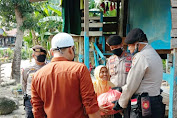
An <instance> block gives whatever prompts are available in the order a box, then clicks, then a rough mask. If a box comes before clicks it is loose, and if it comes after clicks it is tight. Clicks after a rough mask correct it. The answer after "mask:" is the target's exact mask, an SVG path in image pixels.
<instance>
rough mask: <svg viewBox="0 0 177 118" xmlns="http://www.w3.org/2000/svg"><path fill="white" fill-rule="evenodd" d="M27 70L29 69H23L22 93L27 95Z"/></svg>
mask: <svg viewBox="0 0 177 118" xmlns="http://www.w3.org/2000/svg"><path fill="white" fill-rule="evenodd" d="M27 70H28V69H23V70H22V72H21V75H22V91H23V93H24V94H25V93H26V86H27V77H28V76H27Z"/></svg>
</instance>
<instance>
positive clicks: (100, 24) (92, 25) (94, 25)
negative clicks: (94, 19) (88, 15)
mask: <svg viewBox="0 0 177 118" xmlns="http://www.w3.org/2000/svg"><path fill="white" fill-rule="evenodd" d="M81 27H84V23H81ZM89 27H103V23H89Z"/></svg>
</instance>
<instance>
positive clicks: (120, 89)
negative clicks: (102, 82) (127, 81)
mask: <svg viewBox="0 0 177 118" xmlns="http://www.w3.org/2000/svg"><path fill="white" fill-rule="evenodd" d="M112 89H113V90H117V91H119V92H121V93H122V88H121V87H113V88H112Z"/></svg>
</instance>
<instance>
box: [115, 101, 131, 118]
mask: <svg viewBox="0 0 177 118" xmlns="http://www.w3.org/2000/svg"><path fill="white" fill-rule="evenodd" d="M130 110H131V102H129V103H128V106H127V108H125V109H123V116H122V115H121V114H120V113H117V114H114V118H130Z"/></svg>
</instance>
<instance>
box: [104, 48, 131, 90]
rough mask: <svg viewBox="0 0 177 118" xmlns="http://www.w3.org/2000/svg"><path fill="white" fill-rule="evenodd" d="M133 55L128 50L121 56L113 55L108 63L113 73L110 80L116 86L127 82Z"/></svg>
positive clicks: (110, 71)
mask: <svg viewBox="0 0 177 118" xmlns="http://www.w3.org/2000/svg"><path fill="white" fill-rule="evenodd" d="M131 59H132V55H131V54H130V53H128V52H126V51H124V52H123V55H122V56H121V57H118V56H117V55H112V56H110V57H109V59H108V62H107V64H106V66H107V68H108V70H109V73H110V75H111V78H110V81H111V82H112V83H114V85H115V86H116V87H122V86H123V85H125V83H126V78H127V74H128V72H129V70H130V68H131Z"/></svg>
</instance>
